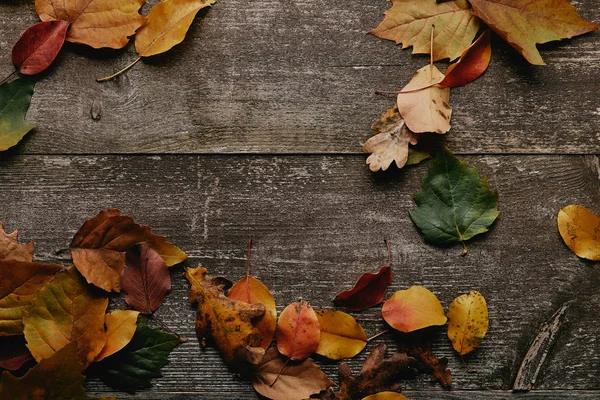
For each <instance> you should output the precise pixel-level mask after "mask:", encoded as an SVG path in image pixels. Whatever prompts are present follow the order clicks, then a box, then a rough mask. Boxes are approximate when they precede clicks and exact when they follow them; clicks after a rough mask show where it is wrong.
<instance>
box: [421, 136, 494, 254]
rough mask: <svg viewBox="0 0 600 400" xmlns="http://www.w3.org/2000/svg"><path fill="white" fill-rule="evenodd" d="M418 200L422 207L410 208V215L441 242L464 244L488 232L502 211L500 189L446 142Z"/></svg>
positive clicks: (430, 237)
mask: <svg viewBox="0 0 600 400" xmlns="http://www.w3.org/2000/svg"><path fill="white" fill-rule="evenodd" d="M415 201H416V203H417V206H418V208H417V209H416V210H410V211H409V213H410V217H411V219H412V220H413V222H414V223H415V225H417V227H418V228H419V230H420V231H421V233H422V234H423V235H424V236H425V240H426V241H427V242H429V243H433V244H437V245H449V244H454V243H459V242H463V244H464V242H465V241H466V240H469V239H471V238H472V237H473V236H475V235H478V234H480V233H484V232H487V230H488V227H489V226H490V225H492V223H493V222H494V220H495V219H496V217H498V214H499V211H498V191H494V192H492V191H490V189H489V187H488V183H487V180H486V179H485V178H483V179H480V178H479V175H478V174H477V170H476V169H475V168H469V167H468V166H467V164H466V163H465V162H464V161H460V160H459V159H458V158H456V157H455V156H454V155H453V154H452V153H451V152H450V150H448V149H447V148H446V147H445V146H444V147H443V148H442V149H441V150H440V152H439V153H438V155H437V157H436V158H435V160H434V161H433V163H432V165H431V168H430V169H429V172H428V174H427V177H426V178H424V179H423V184H422V191H421V192H419V193H416V194H415ZM464 254H466V247H465V253H464Z"/></svg>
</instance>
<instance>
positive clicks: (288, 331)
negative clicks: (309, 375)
mask: <svg viewBox="0 0 600 400" xmlns="http://www.w3.org/2000/svg"><path fill="white" fill-rule="evenodd" d="M275 336H276V338H277V349H278V350H279V352H280V353H281V354H283V355H284V356H287V357H289V358H290V359H291V360H303V359H305V358H306V357H308V356H310V355H311V354H312V353H314V352H315V351H316V350H317V348H318V347H319V338H320V336H321V328H320V327H319V320H318V319H317V315H316V314H315V311H314V310H313V309H312V307H311V306H310V304H308V303H307V302H306V301H304V300H301V301H299V302H295V303H292V304H290V305H289V306H287V307H286V308H285V309H284V310H283V311H282V312H281V315H280V316H279V322H278V323H277V331H276V334H275Z"/></svg>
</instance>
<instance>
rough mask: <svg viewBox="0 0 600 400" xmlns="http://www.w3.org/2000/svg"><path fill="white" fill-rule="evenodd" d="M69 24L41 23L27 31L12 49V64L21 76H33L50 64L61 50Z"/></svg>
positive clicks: (64, 22) (59, 22)
mask: <svg viewBox="0 0 600 400" xmlns="http://www.w3.org/2000/svg"><path fill="white" fill-rule="evenodd" d="M68 28H69V23H68V22H66V21H43V22H39V23H37V24H35V25H33V26H32V27H30V28H29V29H27V30H26V31H25V32H24V33H23V34H22V35H21V37H20V38H19V40H17V43H15V45H14V47H13V49H12V62H13V64H14V66H15V68H16V69H17V70H19V72H20V73H22V74H23V75H35V74H39V73H40V72H42V71H44V70H45V69H46V68H48V67H49V66H50V64H52V62H53V61H54V59H55V58H56V56H57V55H58V52H59V51H60V49H61V48H62V46H63V44H64V42H65V37H66V35H67V29H68Z"/></svg>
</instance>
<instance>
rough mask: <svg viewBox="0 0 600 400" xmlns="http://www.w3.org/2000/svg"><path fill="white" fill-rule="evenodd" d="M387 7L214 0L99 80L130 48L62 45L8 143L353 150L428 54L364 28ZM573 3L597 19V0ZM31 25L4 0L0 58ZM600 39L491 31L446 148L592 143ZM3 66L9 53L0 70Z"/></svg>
mask: <svg viewBox="0 0 600 400" xmlns="http://www.w3.org/2000/svg"><path fill="white" fill-rule="evenodd" d="M155 2H156V1H152V2H151V3H155ZM388 7H389V3H388V2H387V1H385V0H357V1H353V2H348V1H343V0H328V1H324V0H256V1H252V2H248V1H242V0H231V1H222V2H217V4H216V5H215V6H214V7H211V9H210V10H208V11H203V12H201V14H200V15H201V16H200V18H199V19H198V20H197V21H196V22H195V23H194V24H193V26H192V29H191V31H190V32H189V34H188V37H187V38H186V39H185V41H184V43H183V44H181V45H179V46H176V47H175V48H174V49H173V50H172V51H170V52H168V53H167V54H165V55H163V56H159V57H155V58H152V59H149V60H147V61H144V63H140V64H138V65H136V66H135V67H134V68H133V69H132V70H131V71H129V72H127V74H125V75H123V76H121V77H120V78H118V79H117V80H116V81H113V82H108V83H104V84H99V83H96V82H95V81H94V78H96V77H101V76H106V75H109V74H111V73H113V72H115V71H117V70H119V69H121V68H122V67H123V66H125V65H126V64H128V63H129V62H130V61H132V60H133V59H134V57H135V54H134V49H133V46H130V47H129V48H128V49H127V50H126V51H124V52H109V51H93V50H90V49H88V48H86V47H84V46H78V45H72V44H69V45H68V46H66V48H65V49H64V50H63V51H62V52H61V55H59V57H58V59H57V61H56V62H55V66H54V67H52V68H51V69H50V70H49V71H48V72H47V73H46V74H45V75H44V76H42V77H40V81H39V83H38V84H37V86H36V94H35V96H34V98H33V102H32V106H31V109H30V111H29V113H28V117H27V118H28V120H29V121H36V122H37V124H38V127H37V129H36V130H35V131H34V132H33V133H32V134H30V135H29V136H28V137H27V138H26V140H25V141H24V142H23V143H22V144H21V145H19V146H18V147H17V148H16V149H15V150H14V152H17V153H25V154H82V153H83V154H108V153H202V154H210V153H278V154H283V153H285V154H289V153H351V154H358V153H361V152H362V148H361V147H362V143H364V142H365V141H366V140H367V139H368V138H369V137H370V135H371V132H370V129H369V126H370V124H371V122H372V121H373V120H375V119H376V118H377V117H378V116H379V115H380V114H381V113H382V112H384V111H385V110H386V109H387V108H388V107H389V106H391V105H392V104H393V102H394V98H393V97H390V96H380V95H376V94H375V93H374V91H375V90H376V89H384V90H395V89H397V88H400V87H402V86H404V85H405V84H406V83H407V82H408V81H409V80H410V78H411V76H412V75H413V74H414V72H415V71H416V70H417V69H418V68H419V67H421V66H423V65H424V64H425V63H426V62H427V57H416V56H412V55H411V54H410V52H409V51H408V50H405V51H403V50H401V48H400V47H398V46H396V45H394V44H393V43H392V42H389V41H384V40H381V39H378V38H375V37H373V36H371V35H367V34H366V32H367V31H368V30H369V29H371V28H373V27H375V26H377V24H378V23H379V21H380V20H381V18H382V17H383V15H382V13H383V11H384V10H385V9H387V8H388ZM147 9H148V7H146V8H145V10H146V11H147ZM577 9H578V10H579V12H580V13H581V14H582V16H583V17H585V18H586V19H588V20H590V21H592V22H596V23H599V22H600V9H599V8H598V7H597V2H596V1H595V0H580V1H578V2H577ZM36 21H37V17H36V15H35V12H34V10H33V6H32V4H31V3H28V2H16V1H11V2H8V3H2V4H1V5H0V48H2V49H4V50H5V51H4V52H5V53H6V54H8V52H9V51H8V49H10V47H11V46H12V44H13V43H14V42H15V41H16V40H17V39H18V37H19V35H20V34H21V33H22V32H23V31H24V30H25V29H26V28H27V27H28V26H30V25H31V24H33V23H34V22H36ZM599 38H600V34H598V33H597V32H596V33H591V34H588V35H584V36H582V37H578V38H575V39H573V40H568V41H563V42H560V43H554V44H549V45H544V46H542V54H543V57H544V59H545V60H546V61H547V62H548V64H549V66H547V67H533V66H530V65H528V64H527V63H526V62H525V61H524V60H523V59H522V57H521V56H520V55H518V54H517V53H516V52H515V51H514V50H513V49H512V48H510V47H509V46H508V45H506V44H504V43H503V42H502V41H501V40H500V39H499V38H497V37H495V38H494V40H493V59H492V63H491V66H490V68H489V71H487V72H486V73H485V75H484V76H483V77H482V78H480V79H479V80H477V81H476V82H473V83H471V84H469V85H468V86H466V87H464V88H458V89H455V90H453V91H452V97H451V103H452V105H453V107H454V114H453V117H452V125H453V126H452V129H451V131H450V134H449V135H448V141H449V143H450V146H451V148H453V149H454V150H455V151H457V152H459V153H473V154H480V153H557V154H559V153H563V154H564V153H575V154H595V153H598V152H600V103H599V101H598V97H597V92H598V90H599V89H600V82H599V80H598V79H597V65H598V61H600V50H599V47H600V46H599V44H600V41H599ZM443 65H446V63H440V66H443ZM443 68H444V67H442V69H443ZM11 70H12V66H11V64H10V60H9V57H5V58H4V59H3V61H0V75H6V74H8V73H9V72H10V71H11Z"/></svg>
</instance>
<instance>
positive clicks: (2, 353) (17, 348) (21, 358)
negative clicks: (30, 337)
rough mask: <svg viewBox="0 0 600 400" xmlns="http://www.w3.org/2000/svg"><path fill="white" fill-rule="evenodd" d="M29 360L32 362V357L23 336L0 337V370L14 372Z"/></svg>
mask: <svg viewBox="0 0 600 400" xmlns="http://www.w3.org/2000/svg"><path fill="white" fill-rule="evenodd" d="M29 360H33V356H32V355H31V353H30V352H29V350H28V349H27V346H26V343H25V337H24V336H5V337H0V368H4V369H8V370H10V371H16V370H18V369H19V368H21V366H22V365H23V364H25V363H26V362H27V361H29Z"/></svg>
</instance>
